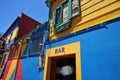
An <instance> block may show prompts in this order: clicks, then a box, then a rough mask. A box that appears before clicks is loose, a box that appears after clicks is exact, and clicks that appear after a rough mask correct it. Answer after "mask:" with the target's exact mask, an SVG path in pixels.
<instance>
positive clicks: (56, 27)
mask: <svg viewBox="0 0 120 80" xmlns="http://www.w3.org/2000/svg"><path fill="white" fill-rule="evenodd" d="M66 2H67V3H68V18H67V20H65V21H64V22H63V20H62V19H63V5H64V4H65V3H66ZM59 8H62V9H61V13H60V14H61V15H60V16H61V23H59V24H56V15H57V14H56V12H57V10H58V9H59ZM78 10H79V11H78V14H76V15H74V16H72V0H65V1H63V2H62V3H60V4H59V5H58V7H57V8H56V9H55V10H54V11H53V18H52V19H53V26H54V28H55V31H54V32H55V33H59V32H62V31H64V30H66V29H68V28H69V27H70V25H67V27H65V28H62V29H61V28H60V27H61V26H64V25H66V24H67V23H70V22H71V19H72V18H74V17H77V16H79V15H80V0H78ZM59 28H60V30H58V29H59Z"/></svg>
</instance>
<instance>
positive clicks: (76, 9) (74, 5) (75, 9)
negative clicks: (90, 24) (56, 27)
mask: <svg viewBox="0 0 120 80" xmlns="http://www.w3.org/2000/svg"><path fill="white" fill-rule="evenodd" d="M78 14H79V1H78V0H72V16H73V17H74V16H76V15H78Z"/></svg>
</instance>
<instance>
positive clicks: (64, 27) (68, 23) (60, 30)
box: [55, 20, 71, 33]
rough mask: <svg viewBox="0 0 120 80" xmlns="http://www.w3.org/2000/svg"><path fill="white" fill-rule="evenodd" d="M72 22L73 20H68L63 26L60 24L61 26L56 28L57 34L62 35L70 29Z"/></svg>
mask: <svg viewBox="0 0 120 80" xmlns="http://www.w3.org/2000/svg"><path fill="white" fill-rule="evenodd" d="M70 22H71V20H67V21H66V22H63V23H62V24H60V25H59V26H56V28H55V33H60V32H62V31H64V30H66V29H68V28H69V26H70V24H71V23H70Z"/></svg>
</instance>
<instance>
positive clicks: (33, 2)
mask: <svg viewBox="0 0 120 80" xmlns="http://www.w3.org/2000/svg"><path fill="white" fill-rule="evenodd" d="M21 12H23V13H25V14H26V15H28V16H29V17H31V18H33V19H35V20H37V21H38V22H41V23H44V22H46V21H48V13H49V9H48V7H47V6H46V4H45V0H0V33H4V32H5V31H6V30H7V29H8V28H9V27H10V25H11V24H12V23H13V22H14V20H15V19H16V18H17V16H18V15H20V13H21Z"/></svg>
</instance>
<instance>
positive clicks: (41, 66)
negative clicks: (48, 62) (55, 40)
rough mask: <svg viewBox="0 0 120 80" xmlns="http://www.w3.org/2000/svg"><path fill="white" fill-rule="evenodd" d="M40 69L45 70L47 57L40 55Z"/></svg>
mask: <svg viewBox="0 0 120 80" xmlns="http://www.w3.org/2000/svg"><path fill="white" fill-rule="evenodd" d="M38 60H39V61H38V62H39V63H38V67H39V69H41V68H43V67H44V62H45V61H44V60H45V56H44V55H40V56H39V58H38Z"/></svg>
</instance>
